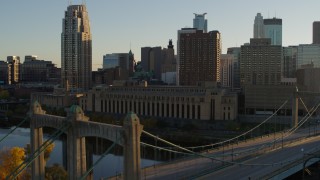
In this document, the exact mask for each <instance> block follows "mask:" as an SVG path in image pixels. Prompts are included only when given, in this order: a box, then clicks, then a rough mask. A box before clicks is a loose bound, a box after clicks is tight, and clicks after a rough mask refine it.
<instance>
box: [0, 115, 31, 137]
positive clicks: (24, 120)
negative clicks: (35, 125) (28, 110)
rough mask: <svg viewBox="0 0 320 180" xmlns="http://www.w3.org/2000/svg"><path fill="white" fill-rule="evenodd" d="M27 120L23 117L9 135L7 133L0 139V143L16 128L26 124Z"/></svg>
mask: <svg viewBox="0 0 320 180" xmlns="http://www.w3.org/2000/svg"><path fill="white" fill-rule="evenodd" d="M27 120H28V117H25V118H24V119H23V120H22V121H21V122H20V123H19V124H18V125H17V126H15V127H14V128H13V129H11V131H10V132H9V133H7V134H6V135H5V136H3V137H2V138H1V139H0V143H1V142H2V141H3V140H4V139H5V138H7V137H8V136H9V135H10V134H11V133H13V132H14V131H15V130H16V129H17V128H18V127H20V126H21V125H22V124H23V123H24V122H26V121H27Z"/></svg>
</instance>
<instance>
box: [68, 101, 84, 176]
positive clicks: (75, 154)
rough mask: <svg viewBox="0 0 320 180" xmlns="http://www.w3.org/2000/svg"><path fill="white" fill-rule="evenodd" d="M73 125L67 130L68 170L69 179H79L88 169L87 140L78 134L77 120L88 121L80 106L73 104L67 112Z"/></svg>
mask: <svg viewBox="0 0 320 180" xmlns="http://www.w3.org/2000/svg"><path fill="white" fill-rule="evenodd" d="M67 120H68V121H70V123H71V127H73V128H69V129H68V131H67V170H68V175H69V179H72V180H77V179H79V178H80V177H81V176H82V175H83V174H85V173H86V171H87V166H86V164H87V163H86V140H85V137H79V136H77V133H78V131H79V129H78V128H76V121H88V120H89V118H88V117H86V116H85V115H84V113H83V111H82V109H81V107H80V106H76V105H73V106H71V108H70V109H69V111H68V113H67Z"/></svg>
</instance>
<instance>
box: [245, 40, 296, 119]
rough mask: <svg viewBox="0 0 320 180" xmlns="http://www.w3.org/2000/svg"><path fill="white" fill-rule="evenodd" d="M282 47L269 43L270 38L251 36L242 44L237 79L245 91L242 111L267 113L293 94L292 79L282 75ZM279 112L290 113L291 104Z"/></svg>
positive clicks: (281, 113)
mask: <svg viewBox="0 0 320 180" xmlns="http://www.w3.org/2000/svg"><path fill="white" fill-rule="evenodd" d="M282 53H283V48H282V46H280V45H272V44H271V39H270V38H259V39H251V40H250V44H249V45H243V46H241V58H240V59H241V61H240V82H241V88H242V90H243V92H244V96H245V99H244V101H245V102H244V112H243V113H244V114H246V115H257V114H268V113H269V114H270V113H273V112H275V110H276V109H278V108H279V107H280V106H281V105H282V104H283V103H284V102H285V101H286V100H290V98H292V95H293V92H294V89H295V80H294V79H285V78H283V76H282V72H281V71H282V69H281V66H282V65H281V62H282V58H283V54H282ZM285 108H286V109H287V110H285V111H279V113H278V115H289V114H290V113H291V111H290V108H291V104H290V103H287V104H286V106H285Z"/></svg>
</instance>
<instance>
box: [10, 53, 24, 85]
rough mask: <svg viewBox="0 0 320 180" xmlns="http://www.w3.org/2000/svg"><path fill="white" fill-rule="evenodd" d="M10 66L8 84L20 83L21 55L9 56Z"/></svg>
mask: <svg viewBox="0 0 320 180" xmlns="http://www.w3.org/2000/svg"><path fill="white" fill-rule="evenodd" d="M7 62H8V64H9V68H8V78H9V79H8V84H9V85H11V84H18V83H19V81H20V79H21V78H20V65H21V63H20V57H19V56H7Z"/></svg>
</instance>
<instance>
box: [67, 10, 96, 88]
mask: <svg viewBox="0 0 320 180" xmlns="http://www.w3.org/2000/svg"><path fill="white" fill-rule="evenodd" d="M91 43H92V39H91V32H90V24H89V17H88V12H87V8H86V6H85V5H70V6H69V7H68V9H67V11H65V17H64V18H63V20H62V33H61V86H62V87H63V88H66V89H69V90H72V91H85V90H88V89H90V88H91V71H92V45H91Z"/></svg>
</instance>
